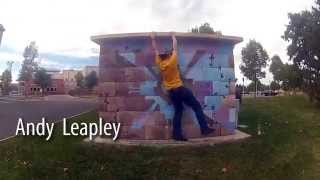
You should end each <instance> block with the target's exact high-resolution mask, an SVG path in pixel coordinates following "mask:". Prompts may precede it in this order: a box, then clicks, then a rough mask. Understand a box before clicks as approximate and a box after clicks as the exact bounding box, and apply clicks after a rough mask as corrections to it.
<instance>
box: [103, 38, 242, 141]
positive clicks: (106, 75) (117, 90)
mask: <svg viewBox="0 0 320 180" xmlns="http://www.w3.org/2000/svg"><path fill="white" fill-rule="evenodd" d="M177 39H178V46H179V51H178V57H179V67H180V71H181V75H182V77H183V79H184V84H185V86H186V87H188V88H190V89H191V90H192V91H193V93H194V94H195V96H196V98H197V99H198V100H199V102H200V103H201V105H202V107H203V110H204V112H205V114H206V116H207V117H208V119H211V120H209V121H208V123H209V124H210V126H212V127H214V128H215V129H216V132H215V134H213V136H220V135H228V134H233V133H234V130H235V129H236V123H237V108H236V104H237V103H236V100H235V95H234V94H235V74H234V59H233V47H234V43H230V42H224V41H221V40H220V41H216V40H213V39H206V38H192V37H189V38H188V37H179V36H178V37H177ZM156 40H157V44H158V46H159V48H160V51H164V50H166V49H171V48H172V47H171V46H172V45H171V44H172V41H171V39H170V37H169V36H167V37H160V38H157V39H156ZM99 73H100V74H99V77H100V79H99V81H100V82H99V89H98V92H99V97H100V99H99V101H100V103H99V104H100V105H99V111H100V116H101V117H102V118H103V119H104V120H105V121H107V122H110V121H116V122H120V123H121V125H122V127H121V132H120V138H127V139H168V138H171V131H172V127H171V121H172V118H173V114H174V109H173V105H172V104H171V102H170V100H169V98H168V96H167V94H166V91H165V90H164V88H163V87H162V85H161V80H160V74H159V70H158V68H157V67H156V65H155V57H154V54H153V52H152V48H151V40H150V38H148V37H128V38H125V37H122V38H108V39H105V40H104V41H103V43H101V44H100V58H99ZM182 123H183V132H184V134H185V136H186V137H188V138H195V137H201V134H200V130H199V127H198V124H197V121H196V118H195V115H194V113H193V111H192V110H191V109H190V108H189V107H187V106H186V108H185V112H184V115H183V120H182Z"/></svg>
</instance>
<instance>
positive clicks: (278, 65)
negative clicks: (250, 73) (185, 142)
mask: <svg viewBox="0 0 320 180" xmlns="http://www.w3.org/2000/svg"><path fill="white" fill-rule="evenodd" d="M282 68H283V63H282V61H281V59H280V57H279V56H278V55H274V56H273V57H272V58H271V65H270V68H269V71H270V72H271V73H272V74H273V79H274V80H275V81H276V83H278V84H279V82H280V81H282V79H283V77H282V75H283V73H282Z"/></svg>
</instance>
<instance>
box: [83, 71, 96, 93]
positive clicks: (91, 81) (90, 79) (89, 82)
mask: <svg viewBox="0 0 320 180" xmlns="http://www.w3.org/2000/svg"><path fill="white" fill-rule="evenodd" d="M97 84H98V77H97V73H96V72H95V71H92V72H91V73H90V74H88V75H87V76H86V77H85V85H86V87H87V88H89V89H92V88H93V87H94V86H96V85H97Z"/></svg>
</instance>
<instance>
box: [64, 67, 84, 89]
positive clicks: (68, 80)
mask: <svg viewBox="0 0 320 180" xmlns="http://www.w3.org/2000/svg"><path fill="white" fill-rule="evenodd" d="M78 72H81V71H79V70H73V69H70V70H63V71H62V77H63V80H64V84H65V91H66V93H68V92H69V91H70V90H72V89H75V88H76V87H77V81H76V78H75V77H76V74H77V73H78Z"/></svg>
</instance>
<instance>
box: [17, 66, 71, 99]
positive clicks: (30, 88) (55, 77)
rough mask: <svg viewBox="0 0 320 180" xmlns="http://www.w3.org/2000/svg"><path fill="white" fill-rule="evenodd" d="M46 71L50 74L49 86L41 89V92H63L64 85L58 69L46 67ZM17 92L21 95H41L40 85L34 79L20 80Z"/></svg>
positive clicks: (48, 93)
mask: <svg viewBox="0 0 320 180" xmlns="http://www.w3.org/2000/svg"><path fill="white" fill-rule="evenodd" d="M46 72H47V73H48V74H50V75H51V79H52V81H51V86H49V87H47V88H45V89H43V94H45V95H51V94H65V85H64V80H63V76H62V74H61V73H60V70H58V69H49V68H47V69H46ZM19 93H20V94H22V95H27V96H31V95H41V94H42V92H41V87H40V86H39V85H38V84H36V83H35V82H34V81H32V80H31V81H20V82H19Z"/></svg>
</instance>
